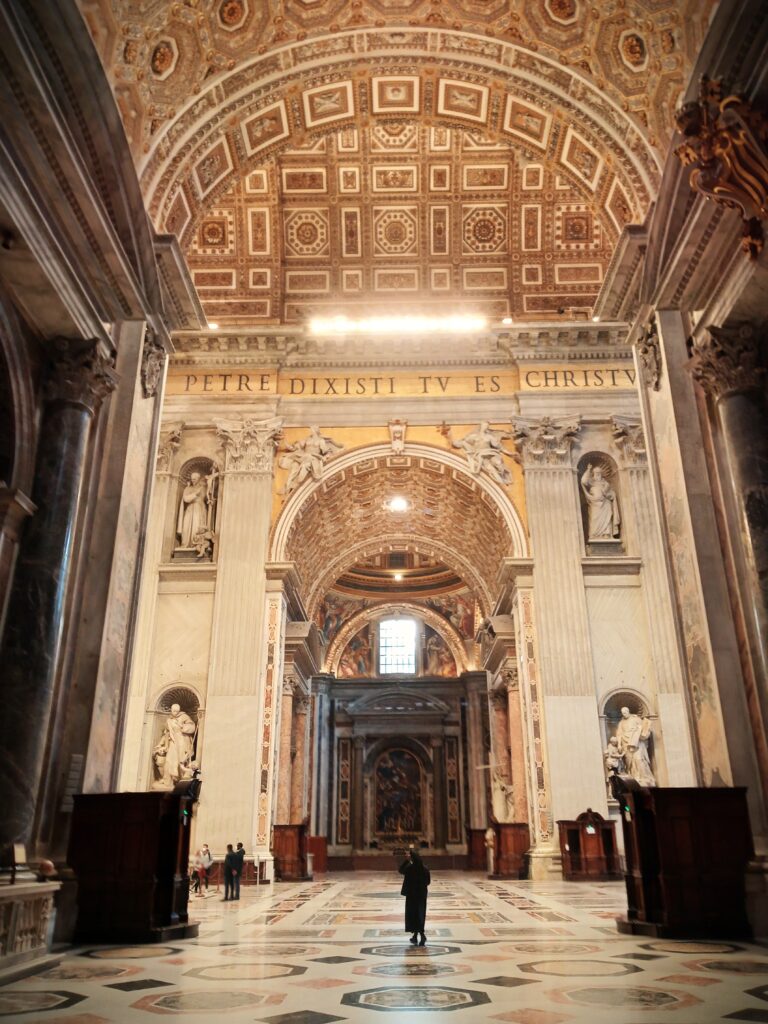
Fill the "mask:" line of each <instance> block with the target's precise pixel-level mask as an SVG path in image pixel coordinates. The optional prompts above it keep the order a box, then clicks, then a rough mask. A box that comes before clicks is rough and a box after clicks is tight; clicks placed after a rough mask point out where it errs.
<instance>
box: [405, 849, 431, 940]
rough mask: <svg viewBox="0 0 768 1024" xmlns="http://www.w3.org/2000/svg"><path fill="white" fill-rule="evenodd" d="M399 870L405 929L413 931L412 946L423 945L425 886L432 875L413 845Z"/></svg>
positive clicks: (425, 937) (424, 938) (425, 909)
mask: <svg viewBox="0 0 768 1024" xmlns="http://www.w3.org/2000/svg"><path fill="white" fill-rule="evenodd" d="M399 870H400V874H401V875H403V876H404V877H403V887H402V889H401V890H400V895H401V896H405V930H406V931H407V932H413V934H412V935H411V942H412V943H413V944H414V946H415V945H416V943H417V942H418V944H419V945H420V946H423V945H424V944H425V943H426V941H427V936H426V933H425V931H424V922H425V920H426V917H427V887H428V886H429V883H430V882H431V881H432V876H431V875H430V873H429V868H428V867H427V866H426V864H425V863H424V861H423V860H422V859H421V857H420V855H419V854H418V853H417V852H416V850H414V849H413V847H411V849H410V850H409V851H408V859H407V860H405V861H403V863H402V864H401V865H400V869H399ZM419 936H421V939H419Z"/></svg>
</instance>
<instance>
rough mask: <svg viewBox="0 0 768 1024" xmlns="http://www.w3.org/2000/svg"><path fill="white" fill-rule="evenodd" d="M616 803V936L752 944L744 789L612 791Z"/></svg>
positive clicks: (749, 840) (749, 844)
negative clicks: (621, 903)
mask: <svg viewBox="0 0 768 1024" xmlns="http://www.w3.org/2000/svg"><path fill="white" fill-rule="evenodd" d="M615 795H616V796H617V797H618V798H619V800H620V801H621V806H622V827H623V830H624V846H625V859H626V874H625V879H626V885H627V917H626V918H625V919H622V918H620V919H619V920H618V921H617V925H618V929H619V931H620V932H624V933H632V934H635V935H654V936H661V937H664V938H702V937H707V938H740V939H748V938H751V935H752V930H751V927H750V924H749V921H748V920H747V914H746V900H745V875H746V870H747V866H748V864H749V861H750V860H751V859H752V857H753V856H754V850H753V846H752V834H751V831H750V827H749V815H748V812H747V799H746V789H745V788H743V787H738V788H733V789H731V788H722V789H720V788H718V789H695V788H685V789H683V788H676V789H672V788H670V789H666V788H665V789H662V788H654V789H636V790H634V791H632V792H621V791H616V790H615Z"/></svg>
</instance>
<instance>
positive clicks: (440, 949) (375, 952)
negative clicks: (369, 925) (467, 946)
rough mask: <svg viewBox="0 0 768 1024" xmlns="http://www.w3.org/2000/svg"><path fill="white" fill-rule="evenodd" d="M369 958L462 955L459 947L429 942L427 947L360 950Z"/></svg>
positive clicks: (394, 945) (402, 945)
mask: <svg viewBox="0 0 768 1024" xmlns="http://www.w3.org/2000/svg"><path fill="white" fill-rule="evenodd" d="M360 952H361V953H367V954H368V955H369V956H414V957H417V956H445V955H446V954H447V953H460V952H461V949H460V947H459V946H443V945H437V944H433V943H430V942H429V941H427V944H426V946H413V945H411V943H410V942H404V943H400V942H397V943H391V944H388V945H386V946H366V947H365V948H364V949H361V950H360Z"/></svg>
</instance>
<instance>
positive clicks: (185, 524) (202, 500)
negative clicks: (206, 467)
mask: <svg viewBox="0 0 768 1024" xmlns="http://www.w3.org/2000/svg"><path fill="white" fill-rule="evenodd" d="M218 477H219V474H218V472H217V470H216V466H215V465H212V469H211V472H210V473H208V474H207V475H206V474H203V473H201V472H200V471H199V470H193V471H192V472H191V473H190V474H189V481H188V482H187V484H186V486H185V487H184V490H183V491H182V492H181V500H180V501H179V514H178V517H177V520H176V535H177V537H178V538H179V543H178V544H177V546H176V550H177V551H180V550H181V551H184V550H186V551H195V552H196V553H197V557H198V559H202V558H205V557H210V555H211V551H212V544H213V538H214V533H213V525H214V510H215V504H216V483H217V481H218Z"/></svg>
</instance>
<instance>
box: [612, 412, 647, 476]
mask: <svg viewBox="0 0 768 1024" xmlns="http://www.w3.org/2000/svg"><path fill="white" fill-rule="evenodd" d="M611 429H612V431H613V440H614V442H615V444H616V447H617V448H618V449H619V451H620V452H621V454H622V456H623V458H624V462H625V463H626V464H627V465H628V466H634V465H637V464H638V463H644V462H646V461H647V458H648V452H647V450H646V447H645V434H644V433H643V425H642V424H641V422H640V420H633V419H630V418H628V417H626V416H613V417H612V418H611Z"/></svg>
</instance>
